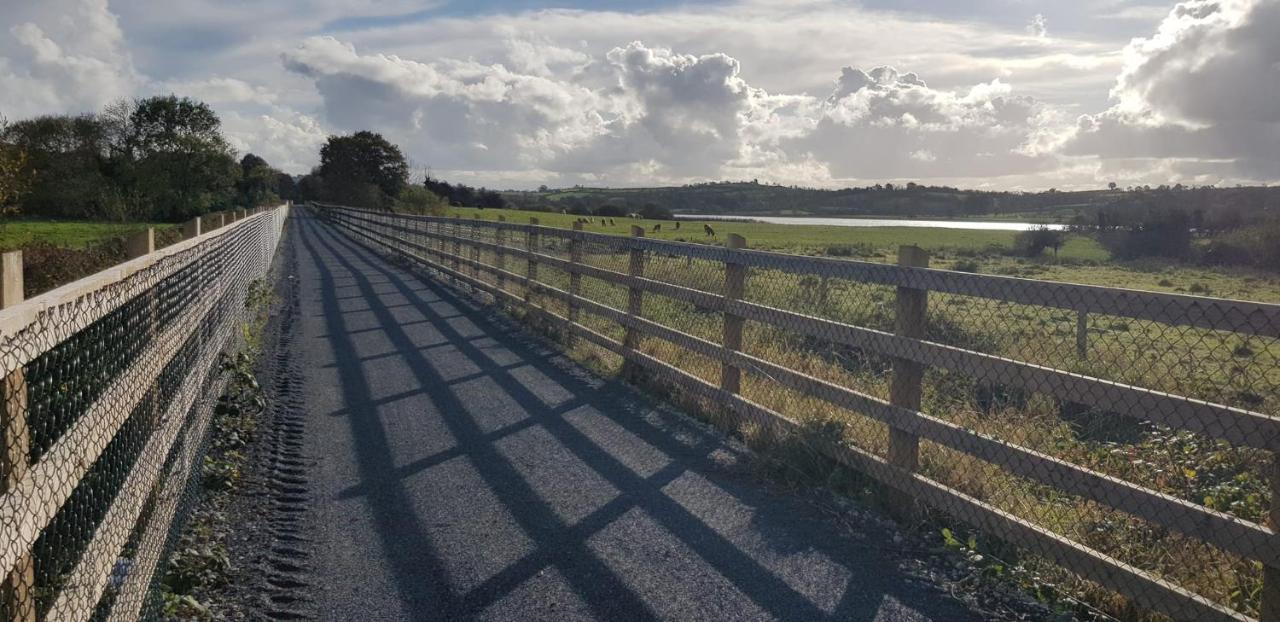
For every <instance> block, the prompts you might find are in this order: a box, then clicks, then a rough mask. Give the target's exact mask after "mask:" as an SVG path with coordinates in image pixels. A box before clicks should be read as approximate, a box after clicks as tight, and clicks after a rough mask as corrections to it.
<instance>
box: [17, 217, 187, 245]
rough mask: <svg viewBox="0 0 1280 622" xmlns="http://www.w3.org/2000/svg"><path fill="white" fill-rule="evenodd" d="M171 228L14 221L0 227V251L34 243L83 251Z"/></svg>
mask: <svg viewBox="0 0 1280 622" xmlns="http://www.w3.org/2000/svg"><path fill="white" fill-rule="evenodd" d="M174 226H175V225H170V224H147V223H106V222H81V221H55V220H16V221H12V222H7V223H3V224H0V249H4V250H11V249H16V248H21V247H22V246H25V245H27V244H30V243H32V242H37V241H38V242H47V243H49V244H52V245H54V246H60V247H63V248H84V247H86V246H89V245H91V244H94V243H95V242H101V241H103V240H107V239H110V238H115V237H122V236H125V235H128V234H130V233H132V232H134V231H137V230H139V229H144V228H146V227H156V228H157V229H160V228H171V227H174Z"/></svg>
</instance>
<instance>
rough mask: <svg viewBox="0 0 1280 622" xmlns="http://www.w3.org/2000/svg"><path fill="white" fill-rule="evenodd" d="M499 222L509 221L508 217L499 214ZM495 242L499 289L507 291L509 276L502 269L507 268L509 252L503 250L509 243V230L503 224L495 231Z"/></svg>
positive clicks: (495, 262)
mask: <svg viewBox="0 0 1280 622" xmlns="http://www.w3.org/2000/svg"><path fill="white" fill-rule="evenodd" d="M498 222H499V223H504V222H507V217H506V216H503V215H502V214H498ZM493 243H494V244H496V245H497V246H498V250H497V251H496V252H495V254H494V258H493V265H494V266H495V267H496V268H498V291H507V277H505V276H503V274H502V271H503V270H506V269H507V254H506V253H505V252H504V251H503V246H504V245H505V244H506V243H507V230H506V229H504V228H502V226H501V224H499V226H498V229H497V230H495V231H494V232H493ZM498 304H502V298H501V297H499V298H498Z"/></svg>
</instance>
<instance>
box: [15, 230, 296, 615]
mask: <svg viewBox="0 0 1280 622" xmlns="http://www.w3.org/2000/svg"><path fill="white" fill-rule="evenodd" d="M287 214H288V208H287V207H279V208H274V209H262V210H253V211H247V210H241V211H237V212H230V213H223V214H217V215H214V216H213V218H210V217H205V219H204V221H203V222H201V221H199V220H196V221H193V222H191V223H189V224H188V226H187V227H186V232H187V234H188V235H187V237H188V239H186V240H184V241H182V242H179V243H177V244H175V245H173V246H170V247H168V248H164V249H161V250H159V251H155V250H154V248H153V241H152V240H151V238H150V234H147V237H145V238H142V239H140V240H133V241H131V242H130V249H131V251H130V252H131V255H133V256H134V257H135V258H134V259H132V260H130V261H128V262H126V263H124V264H121V265H119V266H117V267H115V268H112V269H109V270H106V271H103V272H100V273H98V274H95V275H93V276H90V277H87V278H84V279H81V280H79V281H76V282H74V283H71V284H68V285H66V286H64V287H61V288H59V289H56V290H53V291H51V292H47V293H45V294H42V295H40V296H37V297H35V298H32V299H31V300H27V301H21V291H22V282H21V259H20V254H7V255H6V256H5V261H4V265H3V266H0V268H3V272H2V273H0V285H2V286H3V290H4V293H5V295H4V300H3V302H4V305H3V306H4V307H5V308H4V309H3V310H0V366H2V370H0V371H2V372H3V376H4V380H3V383H0V392H2V393H3V395H0V398H2V403H3V409H2V410H0V422H2V423H3V436H0V481H3V488H0V569H2V570H3V575H0V581H2V585H0V622H33V621H36V620H88V619H111V620H132V619H136V618H138V617H139V616H140V614H142V613H144V612H148V611H152V607H153V606H154V593H153V592H154V590H153V589H152V588H153V585H154V583H155V581H156V580H157V579H158V576H159V571H158V568H159V567H160V565H161V563H162V560H163V558H164V556H165V554H166V551H167V550H168V549H169V547H170V546H171V544H172V542H173V539H174V533H175V532H176V529H175V525H179V524H180V523H181V520H177V519H180V517H181V515H182V513H183V511H184V509H185V508H186V507H188V506H189V505H190V503H189V502H190V500H191V496H192V495H191V491H192V490H193V486H195V485H197V484H198V482H199V473H200V466H201V462H202V459H203V453H204V448H205V445H206V436H207V435H206V430H207V428H208V423H209V419H210V416H211V412H212V408H213V404H214V398H216V397H217V394H218V393H220V392H221V386H222V384H223V383H224V379H223V375H222V374H221V373H220V366H219V356H220V354H221V353H222V350H223V348H224V346H225V345H226V344H227V343H228V340H229V339H231V338H232V336H233V334H234V333H235V332H236V330H237V328H238V326H239V323H240V321H241V320H242V318H243V317H244V314H245V311H244V309H245V298H246V295H247V291H248V288H249V286H250V284H251V282H253V281H254V280H256V279H260V278H262V277H264V276H265V275H266V271H267V269H268V267H269V266H270V263H271V258H272V256H273V255H274V253H275V248H276V244H277V242H278V240H279V238H280V234H281V231H282V227H283V224H284V221H285V218H286V217H287ZM202 225H213V226H214V227H216V229H214V230H213V231H210V232H208V233H205V234H203V235H202V234H201V231H202ZM139 242H140V243H139Z"/></svg>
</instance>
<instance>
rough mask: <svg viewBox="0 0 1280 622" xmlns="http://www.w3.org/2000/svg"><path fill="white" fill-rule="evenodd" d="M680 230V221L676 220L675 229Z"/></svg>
mask: <svg viewBox="0 0 1280 622" xmlns="http://www.w3.org/2000/svg"><path fill="white" fill-rule="evenodd" d="M679 230H680V221H678V220H677V221H676V231H679Z"/></svg>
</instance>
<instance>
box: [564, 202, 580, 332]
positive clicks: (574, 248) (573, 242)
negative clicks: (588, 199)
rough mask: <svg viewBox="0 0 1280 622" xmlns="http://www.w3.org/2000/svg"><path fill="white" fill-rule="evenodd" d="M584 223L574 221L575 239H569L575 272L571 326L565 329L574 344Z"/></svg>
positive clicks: (572, 276)
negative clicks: (578, 268)
mask: <svg viewBox="0 0 1280 622" xmlns="http://www.w3.org/2000/svg"><path fill="white" fill-rule="evenodd" d="M581 234H582V221H574V223H573V237H571V238H569V263H571V264H573V267H574V268H575V270H574V271H572V272H570V273H569V326H567V327H565V332H564V335H565V342H566V343H568V344H570V345H572V344H573V335H574V332H573V325H574V324H577V323H578V317H579V312H578V297H579V296H581V295H582V274H581V273H579V272H578V271H577V270H576V268H577V267H578V266H580V265H582V238H581Z"/></svg>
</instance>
